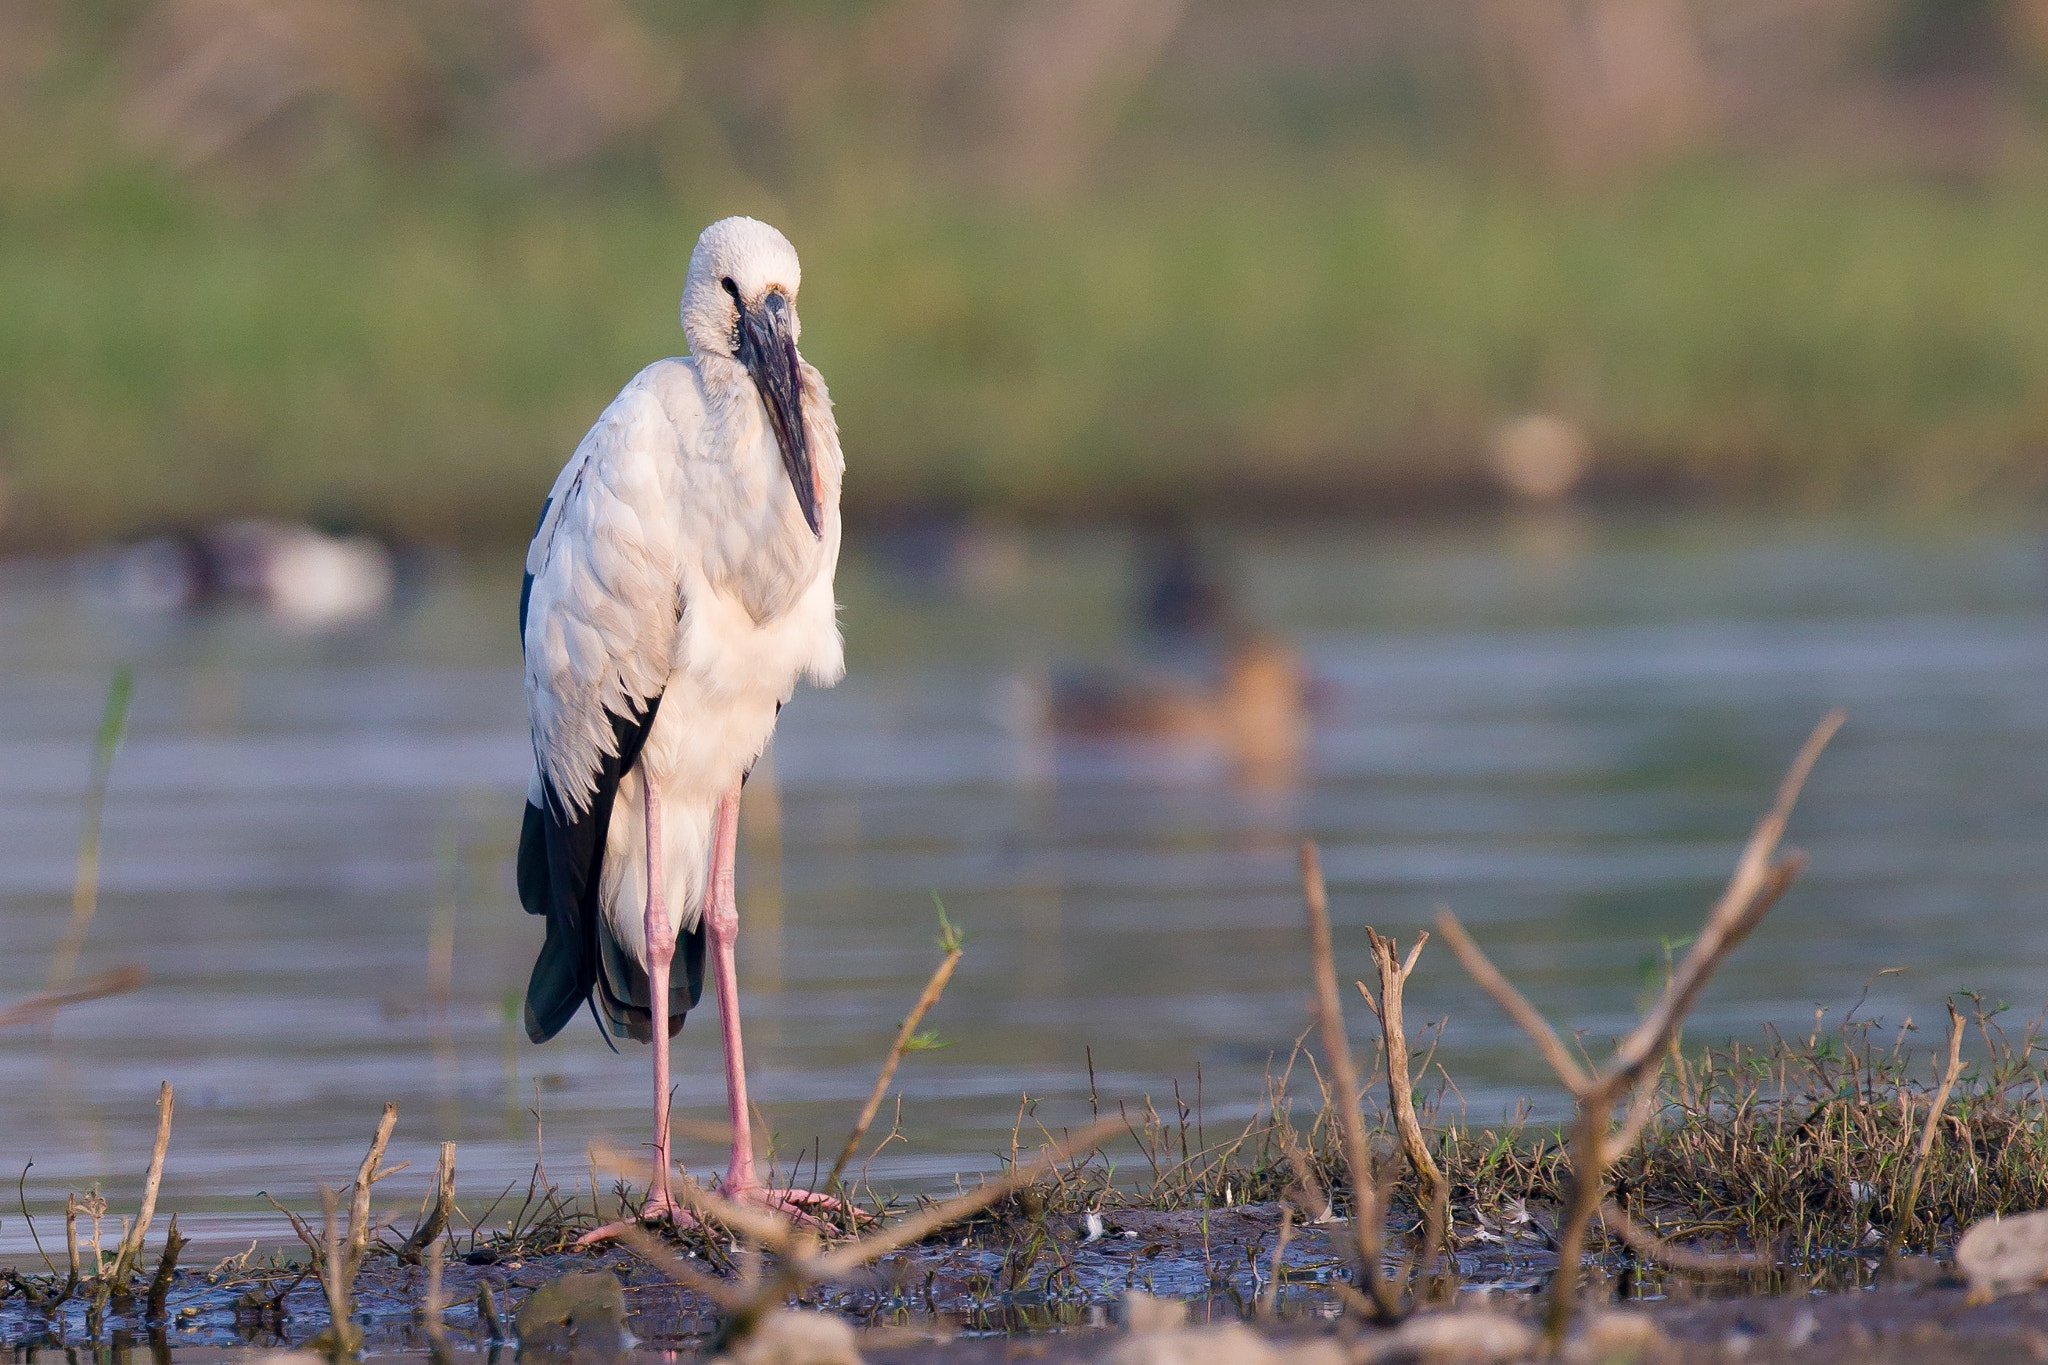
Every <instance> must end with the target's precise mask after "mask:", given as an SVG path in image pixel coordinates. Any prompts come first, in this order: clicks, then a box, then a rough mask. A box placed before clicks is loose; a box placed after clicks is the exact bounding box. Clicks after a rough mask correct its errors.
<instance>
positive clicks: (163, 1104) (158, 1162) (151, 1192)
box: [114, 1081, 172, 1283]
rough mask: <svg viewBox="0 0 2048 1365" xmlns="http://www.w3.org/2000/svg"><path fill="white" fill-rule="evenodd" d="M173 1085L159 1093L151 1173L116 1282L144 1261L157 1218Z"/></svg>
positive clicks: (123, 1247) (116, 1262)
mask: <svg viewBox="0 0 2048 1365" xmlns="http://www.w3.org/2000/svg"><path fill="white" fill-rule="evenodd" d="M171 1108H172V1102H171V1083H170V1082H169V1081H165V1082H164V1083H163V1084H162V1085H160V1086H159V1087H157V1092H156V1145H155V1146H154V1147H152V1148H151V1149H150V1153H149V1174H148V1175H147V1176H146V1177H144V1179H143V1182H142V1211H141V1212H140V1213H139V1214H137V1215H136V1218H135V1225H134V1226H133V1227H131V1228H130V1229H129V1230H128V1235H127V1236H126V1237H124V1238H122V1239H121V1250H120V1252H119V1253H118V1254H117V1255H116V1256H115V1257H114V1279H115V1281H116V1282H117V1283H118V1282H121V1281H125V1280H126V1279H127V1278H128V1276H129V1274H130V1273H132V1272H133V1271H134V1270H135V1268H136V1266H137V1265H138V1264H139V1263H140V1261H141V1258H142V1239H143V1238H144V1237H146V1236H148V1235H149V1225H150V1222H151V1220H152V1219H154V1218H155V1217H156V1193H157V1190H158V1189H159V1188H160V1187H161V1186H162V1185H163V1183H164V1154H165V1153H166V1152H168V1151H169V1150H170V1147H171Z"/></svg>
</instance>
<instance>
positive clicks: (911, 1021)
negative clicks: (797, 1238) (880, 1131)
mask: <svg viewBox="0 0 2048 1365" xmlns="http://www.w3.org/2000/svg"><path fill="white" fill-rule="evenodd" d="M962 951H963V950H962V949H959V948H952V949H948V950H947V952H946V957H945V960H944V961H943V962H941V963H939V967H938V970H937V971H935V972H933V973H932V979H931V980H930V981H927V982H926V983H925V987H924V993H923V994H922V995H920V996H918V997H917V1003H916V1004H915V1005H913V1006H911V1008H910V1013H909V1014H907V1015H905V1016H904V1018H903V1026H902V1027H901V1028H899V1029H897V1030H896V1041H895V1042H894V1043H892V1044H890V1047H889V1056H888V1059H887V1060H885V1061H884V1062H883V1063H882V1071H881V1074H880V1075H878V1076H876V1077H875V1087H874V1089H873V1090H870V1091H869V1092H868V1102H867V1103H866V1104H865V1105H863V1106H862V1107H861V1111H860V1118H859V1119H857V1120H855V1122H854V1125H853V1131H852V1132H851V1133H849V1134H847V1136H846V1145H845V1146H844V1147H842V1148H840V1149H839V1159H838V1160H837V1161H835V1162H833V1163H832V1174H830V1175H828V1176H826V1177H825V1185H824V1189H825V1192H826V1193H827V1194H830V1193H831V1192H832V1191H834V1190H836V1189H838V1188H839V1177H840V1175H841V1174H843V1173H844V1172H845V1170H846V1163H847V1162H849V1161H851V1160H853V1154H854V1152H855V1150H857V1149H858V1148H859V1147H860V1141H861V1139H862V1138H864V1137H866V1136H867V1135H868V1127H869V1125H871V1124H872V1123H874V1121H875V1115H876V1114H877V1113H878V1112H880V1110H881V1108H882V1098H883V1096H885V1095H886V1094H888V1092H889V1082H890V1081H892V1080H894V1079H895V1077H896V1065H897V1063H899V1062H901V1061H902V1060H903V1054H904V1052H905V1051H907V1050H908V1049H909V1047H910V1040H911V1039H912V1038H914V1037H916V1036H917V1026H918V1025H919V1024H921V1023H923V1022H924V1016H925V1012H926V1011H927V1010H929V1009H931V1007H932V1006H933V1005H936V1004H938V1003H939V997H940V996H941V995H943V994H945V991H946V983H947V982H948V981H950V980H952V979H953V969H954V968H955V967H957V966H959V965H960V954H961V952H962Z"/></svg>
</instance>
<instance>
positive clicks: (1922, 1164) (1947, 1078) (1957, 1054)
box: [1884, 1000, 1963, 1260]
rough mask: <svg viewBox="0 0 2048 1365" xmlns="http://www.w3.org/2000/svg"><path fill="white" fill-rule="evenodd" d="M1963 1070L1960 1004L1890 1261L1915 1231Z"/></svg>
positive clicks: (1952, 1005) (1952, 1010) (1889, 1245)
mask: <svg viewBox="0 0 2048 1365" xmlns="http://www.w3.org/2000/svg"><path fill="white" fill-rule="evenodd" d="M1962 1069H1963V1016H1962V1015H1961V1014H1959V1013H1957V1012H1956V1002H1955V1001H1953V1000H1951V1001H1949V1002H1948V1066H1947V1068H1946V1069H1945V1070H1943V1072H1942V1074H1941V1086H1940V1088H1939V1089H1937V1090H1936V1091H1935V1092H1934V1103H1933V1104H1932V1105H1931V1106H1929V1108H1928V1110H1927V1123H1926V1125H1925V1126H1924V1127H1922V1128H1921V1130H1920V1145H1919V1146H1918V1147H1917V1148H1915V1149H1914V1152H1913V1170H1912V1172H1911V1174H1909V1175H1908V1176H1907V1177H1906V1202H1905V1205H1904V1206H1903V1207H1902V1208H1901V1210H1900V1212H1899V1217H1898V1220H1897V1221H1896V1222H1895V1223H1893V1224H1892V1235H1891V1238H1890V1239H1889V1240H1888V1241H1887V1242H1886V1243H1885V1248H1884V1254H1885V1259H1886V1260H1892V1259H1894V1258H1896V1257H1897V1256H1898V1254H1899V1248H1900V1247H1901V1246H1903V1245H1904V1244H1905V1241H1906V1234H1907V1233H1908V1232H1910V1231H1911V1230H1912V1227H1913V1223H1914V1222H1915V1221H1916V1219H1917V1216H1918V1213H1919V1206H1920V1178H1921V1177H1922V1176H1924V1175H1926V1174H1927V1157H1928V1155H1929V1154H1930V1153H1931V1152H1933V1150H1934V1134H1935V1131H1936V1129H1937V1128H1938V1127H1939V1126H1940V1124H1941V1111H1942V1109H1943V1108H1944V1107H1945V1106H1946V1105H1947V1104H1948V1094H1949V1091H1951V1090H1953V1089H1955V1084H1956V1077H1957V1076H1958V1075H1960V1074H1961V1072H1962Z"/></svg>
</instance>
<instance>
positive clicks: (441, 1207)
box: [398, 1142, 455, 1265]
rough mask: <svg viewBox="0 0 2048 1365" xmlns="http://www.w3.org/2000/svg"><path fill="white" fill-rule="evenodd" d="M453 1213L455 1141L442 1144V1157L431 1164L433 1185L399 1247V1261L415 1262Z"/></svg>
mask: <svg viewBox="0 0 2048 1365" xmlns="http://www.w3.org/2000/svg"><path fill="white" fill-rule="evenodd" d="M454 1213H455V1144H454V1143H452V1142H444V1143H442V1144H441V1161H440V1164H439V1165H438V1166H436V1167H435V1168H434V1188H433V1190H432V1191H431V1192H430V1193H429V1194H428V1195H427V1203H426V1204H425V1205H423V1206H422V1207H421V1209H420V1221H419V1226H417V1227H415V1228H414V1229H413V1230H412V1236H410V1237H408V1238H406V1239H405V1245H404V1246H401V1247H400V1248H399V1249H398V1260H399V1263H400V1264H401V1265H418V1264H419V1263H420V1257H421V1255H422V1253H424V1252H425V1251H426V1249H427V1248H428V1247H430V1246H432V1245H433V1244H434V1242H435V1240H436V1239H437V1238H439V1237H440V1235H441V1234H442V1232H444V1231H445V1230H446V1229H447V1227H448V1220H449V1219H450V1218H451V1217H453V1216H454Z"/></svg>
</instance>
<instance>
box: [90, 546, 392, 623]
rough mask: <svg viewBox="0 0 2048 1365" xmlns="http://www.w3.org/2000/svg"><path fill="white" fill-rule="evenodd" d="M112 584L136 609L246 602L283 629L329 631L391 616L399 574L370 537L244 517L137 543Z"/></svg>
mask: <svg viewBox="0 0 2048 1365" xmlns="http://www.w3.org/2000/svg"><path fill="white" fill-rule="evenodd" d="M108 579H109V586H110V587H111V589H112V593H113V596H114V598H115V600H116V601H117V602H119V603H120V604H121V605H122V606H123V607H126V608H128V609H129V610H131V611H137V612H145V613H158V614H171V613H182V612H193V611H200V610H204V609H207V608H210V607H216V606H226V605H246V606H254V607H258V608H260V609H262V610H263V611H264V612H266V613H267V614H268V615H269V616H270V617H271V618H272V619H274V620H276V621H277V622H278V623H279V624H281V625H286V626H290V627H293V628H296V629H302V630H320V629H325V628H328V627H333V626H343V625H350V624H353V623H355V622H358V621H363V620H367V619H369V618H371V617H373V616H376V615H378V614H380V613H381V612H383V611H384V609H385V608H386V607H388V606H390V604H391V600H392V597H393V594H394V593H395V591H396V589H397V586H398V570H397V562H396V559H395V557H394V555H393V554H392V551H391V549H390V548H389V547H388V546H386V545H385V544H384V543H383V542H381V541H379V540H376V539H373V538H371V537H369V536H359V535H329V534H327V533H326V532H324V531H317V530H315V529H314V528H312V527H310V526H306V525H303V524H300V523H296V522H284V521H266V520H257V519H245V520H237V521H225V522H218V523H215V524H214V525H211V526H206V527H202V528H200V529H197V530H182V531H176V532H171V533H167V534H164V535H159V536H153V537H151V538H149V539H147V540H143V541H139V542H137V543H135V544H132V545H129V546H127V547H125V548H123V549H122V550H120V551H118V552H116V554H115V555H114V557H113V559H112V561H111V562H110V564H109V565H108Z"/></svg>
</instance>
